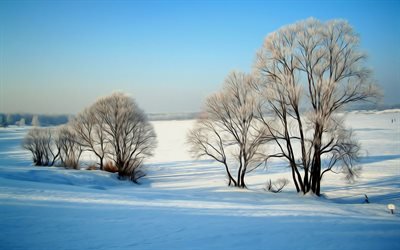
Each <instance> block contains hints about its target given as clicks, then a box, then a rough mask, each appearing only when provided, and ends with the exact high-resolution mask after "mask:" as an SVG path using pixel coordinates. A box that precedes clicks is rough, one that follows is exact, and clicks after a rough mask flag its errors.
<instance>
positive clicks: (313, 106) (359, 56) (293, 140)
mask: <svg viewBox="0 0 400 250" xmlns="http://www.w3.org/2000/svg"><path fill="white" fill-rule="evenodd" d="M364 64H365V54H363V53H362V52H361V51H360V49H359V37H358V35H357V34H356V33H355V32H354V30H353V29H352V27H351V26H350V25H349V24H348V23H347V22H346V21H344V20H333V21H328V22H326V23H322V22H320V21H318V20H316V19H307V20H305V21H300V22H297V23H295V24H293V25H289V26H285V27H283V28H281V29H279V30H278V31H276V32H273V33H271V34H269V35H268V36H267V37H266V39H265V42H264V45H263V47H262V48H261V49H260V51H259V52H258V53H257V56H256V63H255V66H254V71H253V74H252V76H250V75H247V76H246V75H244V74H242V73H233V74H232V75H230V76H229V77H228V79H227V81H226V82H225V85H224V87H223V88H222V90H221V91H220V93H218V94H216V95H214V96H211V97H210V98H209V99H208V100H207V101H206V105H205V108H204V110H203V117H201V118H199V119H198V121H197V125H196V127H195V128H194V129H193V130H192V131H191V132H190V133H189V136H188V141H189V143H190V145H191V151H192V152H193V153H194V155H195V156H197V157H202V156H208V157H211V158H213V159H215V160H217V161H218V162H221V163H222V164H223V165H224V166H225V169H226V171H227V175H228V179H229V184H232V183H233V184H234V185H235V186H239V187H245V184H244V173H245V172H248V171H251V170H252V169H254V168H256V167H257V166H259V165H261V164H262V163H265V164H267V162H268V160H269V159H271V158H282V159H285V160H286V161H287V163H288V165H289V167H290V169H291V172H292V179H293V183H294V185H295V187H296V189H297V191H298V192H303V193H308V192H313V193H315V194H317V195H320V189H321V180H322V177H323V176H324V174H325V173H327V172H330V171H334V170H335V172H342V173H345V174H346V176H347V177H348V178H353V177H354V176H356V174H357V170H358V169H359V168H358V167H356V165H355V162H356V161H357V158H358V155H359V149H360V147H359V145H358V143H357V141H356V140H355V139H354V137H353V133H352V131H351V130H349V129H347V128H346V127H345V126H344V121H343V117H342V116H340V115H339V111H341V110H343V108H344V107H346V106H347V105H349V104H352V103H356V102H359V101H368V100H372V99H373V98H376V97H378V96H379V95H380V93H379V91H378V89H377V87H376V86H375V85H374V84H373V82H372V80H371V73H370V71H369V70H368V69H367V68H366V67H365V65H364ZM265 145H275V147H273V148H277V149H278V150H275V151H272V150H270V151H267V150H266V147H265ZM232 148H234V149H233V150H232ZM271 148H272V147H271ZM228 153H229V154H231V155H232V156H234V157H233V159H231V160H230V161H229V160H228V157H227V155H228ZM229 164H231V165H235V166H237V167H238V169H239V170H238V172H239V173H238V178H237V179H236V180H235V179H234V178H233V177H232V175H231V173H230V171H229V170H230V168H229ZM249 166H250V168H249Z"/></svg>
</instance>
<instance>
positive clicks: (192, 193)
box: [0, 111, 400, 250]
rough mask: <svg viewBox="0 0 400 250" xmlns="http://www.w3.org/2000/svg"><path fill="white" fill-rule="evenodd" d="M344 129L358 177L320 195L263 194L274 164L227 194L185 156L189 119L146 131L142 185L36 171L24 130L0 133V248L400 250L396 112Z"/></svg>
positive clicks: (212, 168) (358, 116)
mask: <svg viewBox="0 0 400 250" xmlns="http://www.w3.org/2000/svg"><path fill="white" fill-rule="evenodd" d="M393 119H396V120H395V121H394V120H393ZM347 122H348V125H349V126H351V127H352V128H353V129H354V131H355V132H356V135H357V137H358V138H359V140H360V142H361V145H362V147H363V157H362V160H361V165H362V167H363V172H362V175H361V176H360V178H359V179H357V181H356V182H355V183H352V184H349V183H347V182H346V181H345V180H344V179H343V176H340V175H335V174H330V175H328V176H327V178H325V179H324V181H323V184H322V192H323V194H324V197H322V198H317V197H314V196H311V195H307V196H303V195H299V194H297V193H295V191H294V188H293V186H292V185H290V186H288V187H287V188H285V189H284V191H283V193H279V194H273V193H268V192H265V191H264V190H263V187H264V185H265V182H266V180H267V179H277V178H281V177H286V178H290V176H289V171H288V170H287V169H284V168H282V167H281V166H282V162H279V161H276V162H273V164H272V165H271V166H269V167H268V169H267V170H264V169H260V170H259V171H258V172H256V173H251V174H250V175H249V176H248V178H247V183H248V185H249V190H238V189H235V188H229V187H226V182H225V176H224V170H223V168H222V167H221V166H219V165H218V164H216V163H214V162H211V161H207V160H200V161H196V160H192V159H191V158H190V155H189V154H188V153H187V152H186V146H185V144H184V142H185V135H186V132H187V130H188V129H189V128H190V127H191V126H192V124H193V121H160V122H154V123H153V124H154V127H155V129H156V133H157V134H158V141H159V146H158V148H157V150H156V154H155V156H154V157H153V158H152V159H150V160H149V161H148V162H147V164H146V169H147V172H148V175H147V176H146V177H145V178H144V179H143V180H142V184H141V185H135V184H133V183H130V182H127V181H119V180H117V178H116V176H115V175H114V174H110V173H105V172H100V171H86V170H80V171H77V170H65V169H61V168H46V167H34V166H31V163H30V157H31V156H30V154H29V153H28V152H25V151H24V150H22V149H21V147H20V143H21V139H22V138H23V136H24V134H25V133H26V129H21V128H7V129H0V249H57V250H61V249H341V250H344V249H390V250H393V249H400V112H398V111H397V112H393V111H390V112H352V113H349V114H347ZM364 194H367V195H368V197H369V200H370V203H369V204H366V203H363V201H364ZM388 203H393V204H395V205H396V206H397V207H398V208H399V209H398V210H397V211H396V213H395V214H394V215H392V214H390V213H389V211H388V210H387V208H386V206H387V204H388Z"/></svg>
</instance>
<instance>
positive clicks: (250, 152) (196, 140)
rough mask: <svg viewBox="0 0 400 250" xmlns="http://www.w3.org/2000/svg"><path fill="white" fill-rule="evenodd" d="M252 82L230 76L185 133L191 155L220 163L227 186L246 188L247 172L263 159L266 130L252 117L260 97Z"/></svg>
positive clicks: (244, 75)
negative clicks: (235, 172) (234, 169)
mask: <svg viewBox="0 0 400 250" xmlns="http://www.w3.org/2000/svg"><path fill="white" fill-rule="evenodd" d="M254 81H255V80H254V78H253V77H252V76H250V75H246V74H244V73H239V72H233V73H231V74H230V75H229V76H228V77H227V78H226V80H225V82H224V85H223V87H222V89H221V90H220V91H219V92H218V93H216V94H214V95H211V96H210V97H209V98H208V99H207V101H206V103H205V107H204V110H203V112H202V116H201V117H200V118H199V119H198V120H197V121H196V124H195V127H194V128H193V129H192V130H191V131H190V132H189V134H188V143H189V145H190V151H191V152H192V154H193V155H194V156H196V157H209V158H212V159H214V160H216V161H218V162H220V163H222V164H223V165H224V167H225V170H226V173H227V176H228V185H234V186H238V187H240V188H244V187H246V184H245V175H246V173H248V172H249V171H252V170H253V169H255V168H256V167H258V166H259V165H261V164H262V163H263V159H264V157H265V156H264V154H263V153H264V149H262V146H263V144H264V142H265V138H266V136H265V132H266V130H265V129H264V128H262V127H260V126H259V125H260V123H259V122H258V121H257V119H256V116H255V115H256V112H257V107H258V105H259V104H258V100H259V98H257V95H255V91H254V88H253V85H254V84H255V83H254ZM233 168H236V170H237V177H236V178H235V176H234V175H233V174H232V169H233Z"/></svg>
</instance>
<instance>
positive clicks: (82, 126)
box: [71, 105, 109, 170]
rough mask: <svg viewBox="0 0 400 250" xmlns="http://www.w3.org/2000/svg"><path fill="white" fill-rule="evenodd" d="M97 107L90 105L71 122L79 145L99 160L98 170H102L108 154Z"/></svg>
mask: <svg viewBox="0 0 400 250" xmlns="http://www.w3.org/2000/svg"><path fill="white" fill-rule="evenodd" d="M96 109H97V106H96V105H92V106H90V107H89V108H87V109H85V110H84V111H82V112H81V113H79V114H78V115H77V116H76V117H75V118H74V119H73V120H72V122H71V126H72V127H73V129H74V130H75V132H76V134H77V136H78V138H79V143H80V144H81V146H82V147H83V149H84V150H87V151H90V152H92V153H93V154H94V155H96V157H97V158H98V159H99V163H98V164H99V167H100V170H103V167H104V160H105V158H106V156H107V152H108V146H109V143H108V139H107V135H106V131H105V123H104V122H103V121H102V119H101V117H100V116H99V114H100V112H97V111H96Z"/></svg>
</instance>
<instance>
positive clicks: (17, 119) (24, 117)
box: [0, 113, 198, 127]
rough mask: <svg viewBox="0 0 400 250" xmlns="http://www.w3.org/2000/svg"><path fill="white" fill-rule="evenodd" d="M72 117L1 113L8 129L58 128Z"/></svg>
mask: <svg viewBox="0 0 400 250" xmlns="http://www.w3.org/2000/svg"><path fill="white" fill-rule="evenodd" d="M197 116H198V113H157V114H154V113H153V114H148V118H149V120H150V121H167V120H189V119H194V118H196V117H197ZM35 117H36V118H35ZM71 117H73V115H37V114H18V113H0V127H7V126H13V125H17V126H24V125H35V123H36V125H40V126H42V127H47V126H57V125H61V124H65V123H67V122H68V121H69V119H70V118H71ZM35 119H36V122H35ZM32 121H33V123H32Z"/></svg>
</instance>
